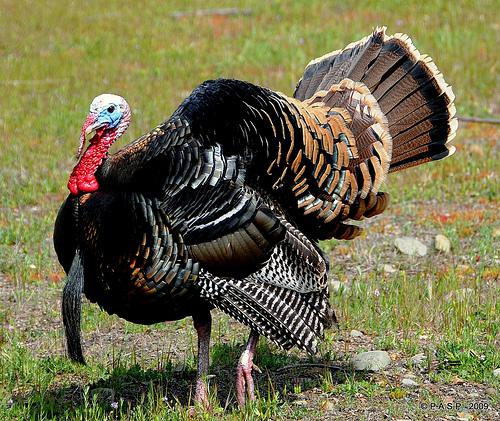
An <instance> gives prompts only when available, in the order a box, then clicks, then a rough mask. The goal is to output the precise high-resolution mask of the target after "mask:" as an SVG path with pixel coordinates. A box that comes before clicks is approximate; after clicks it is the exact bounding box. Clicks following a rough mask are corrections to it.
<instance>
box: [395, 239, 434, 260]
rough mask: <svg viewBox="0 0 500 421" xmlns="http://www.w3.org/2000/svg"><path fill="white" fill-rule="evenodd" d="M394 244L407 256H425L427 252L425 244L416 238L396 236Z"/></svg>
mask: <svg viewBox="0 0 500 421" xmlns="http://www.w3.org/2000/svg"><path fill="white" fill-rule="evenodd" d="M394 245H395V246H396V248H397V249H398V250H399V251H400V252H401V253H403V254H407V255H409V256H414V255H416V256H425V255H426V254H427V246H426V245H425V244H424V243H422V242H421V241H420V240H417V239H416V238H411V237H401V238H396V240H395V241H394Z"/></svg>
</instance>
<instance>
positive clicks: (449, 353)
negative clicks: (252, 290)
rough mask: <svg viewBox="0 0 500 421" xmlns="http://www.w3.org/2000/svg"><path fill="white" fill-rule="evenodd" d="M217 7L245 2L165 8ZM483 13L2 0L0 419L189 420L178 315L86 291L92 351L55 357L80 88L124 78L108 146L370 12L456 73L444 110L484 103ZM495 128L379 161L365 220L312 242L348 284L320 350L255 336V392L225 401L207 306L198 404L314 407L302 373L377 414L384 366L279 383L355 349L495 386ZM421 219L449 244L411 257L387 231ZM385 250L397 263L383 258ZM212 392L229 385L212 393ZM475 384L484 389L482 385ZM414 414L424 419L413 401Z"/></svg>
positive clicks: (417, 232) (290, 76) (499, 59)
mask: <svg viewBox="0 0 500 421" xmlns="http://www.w3.org/2000/svg"><path fill="white" fill-rule="evenodd" d="M224 7H239V8H243V9H247V8H251V9H252V13H251V14H250V15H238V16H224V17H221V16H213V15H212V16H185V17H182V18H175V17H172V15H171V13H172V12H174V11H193V10H196V9H201V8H203V9H210V8H224ZM499 22H500V10H499V8H498V4H497V2H496V1H493V0H489V1H486V0H484V1H476V2H470V1H463V0H460V1H444V0H442V1H425V2H406V1H398V0H391V1H373V0H364V1H359V2H325V1H319V0H311V1H308V2H295V1H281V2H279V1H267V2H258V1H256V0H248V1H240V0H232V1H226V0H220V1H203V2H202V1H193V2H189V4H187V2H183V1H176V0H174V1H155V0H150V1H148V2H146V3H141V4H140V5H139V3H137V2H129V1H127V0H122V1H112V0H111V1H108V2H105V3H103V2H102V1H95V0H91V1H86V2H79V3H78V2H77V3H75V2H69V1H64V0H63V1H59V2H57V3H54V2H49V1H33V0H31V1H28V0H24V1H14V0H5V1H3V2H2V13H1V14H0V60H1V62H2V65H1V66H0V94H1V98H2V100H1V106H0V168H1V170H0V193H1V194H0V283H1V286H0V419H5V420H10V419H37V420H38V419H58V418H59V419H82V420H83V419H124V420H128V419H134V420H142V419H166V418H168V419H178V420H186V419H189V414H188V406H187V405H188V403H189V398H190V395H189V393H190V387H191V385H192V382H193V379H194V376H195V372H194V369H195V367H196V361H195V359H196V336H195V334H194V331H193V329H192V327H191V323H190V321H179V322H175V323H169V324H158V325H154V326H152V327H144V326H136V325H133V324H130V323H126V322H124V321H123V320H120V319H119V318H117V317H115V316H108V315H107V314H105V313H103V312H101V311H100V310H99V309H98V308H97V307H96V306H94V305H91V304H89V303H86V304H85V305H84V317H83V329H84V340H85V344H86V345H85V346H86V351H87V353H88V355H87V358H88V360H89V365H88V366H87V367H80V366H76V365H73V364H71V363H69V362H68V360H67V358H66V356H65V343H64V335H63V330H62V323H61V315H60V295H61V289H62V285H63V283H64V273H63V271H62V269H61V267H60V266H59V265H58V263H57V258H56V256H55V254H54V252H53V248H52V230H53V221H54V219H55V215H56V213H57V210H58V208H59V206H60V204H61V202H62V200H63V199H64V197H65V196H66V194H67V189H66V182H67V178H68V174H69V172H70V171H71V169H72V166H73V165H74V157H75V154H76V150H77V147H78V137H79V131H80V128H81V125H82V124H83V121H84V118H85V116H86V114H87V111H88V106H89V104H90V102H91V100H92V99H93V98H94V97H95V96H96V95H98V94H100V93H103V92H112V93H117V94H121V95H123V96H125V97H126V98H127V99H128V101H129V103H130V104H131V106H132V109H133V121H132V126H131V128H130V129H129V130H128V131H127V133H126V134H125V135H124V137H123V139H121V140H120V141H119V143H118V145H116V148H117V147H119V146H122V145H124V144H126V143H128V142H130V141H131V140H132V139H134V138H135V137H137V136H139V135H140V134H142V133H144V132H146V131H147V130H149V129H150V128H152V127H154V126H155V125H156V124H158V123H159V122H161V121H162V120H164V119H166V118H168V117H169V116H170V114H171V112H172V111H173V110H174V109H175V108H176V107H177V105H178V104H179V103H180V102H181V101H182V99H183V98H184V97H185V96H186V95H187V94H188V93H189V92H190V91H191V90H192V89H193V88H194V87H195V86H196V85H197V84H199V83H200V82H202V81H203V80H204V79H208V78H216V77H234V78H239V79H244V80H248V81H251V82H254V83H257V84H261V85H264V86H268V87H270V88H272V89H275V90H278V91H281V92H284V93H287V94H291V93H292V92H293V89H294V86H295V84H296V83H297V81H298V79H299V78H300V76H301V75H302V72H303V69H304V67H305V65H306V64H307V63H308V62H309V60H311V59H313V58H316V57H318V56H320V55H323V54H325V53H327V52H329V51H332V50H334V49H338V48H342V47H343V46H345V45H347V44H348V43H350V42H352V41H356V40H358V39H360V38H361V37H363V36H366V35H368V34H369V33H370V32H371V30H372V29H373V28H374V27H375V26H381V25H385V26H387V27H388V33H389V34H392V33H396V32H405V33H408V34H409V35H410V36H411V38H412V39H413V41H414V42H415V44H416V45H417V48H418V49H419V50H420V51H421V52H425V53H428V54H429V55H430V56H431V57H433V59H434V60H435V62H436V64H437V65H438V67H439V69H440V70H441V71H442V73H443V74H444V75H445V78H446V81H447V82H448V83H450V84H451V85H453V89H454V92H455V94H456V105H457V110H458V114H459V115H475V116H481V117H488V116H490V117H498V115H499V113H500V103H499V102H498V98H499V96H500V88H499V87H500V76H499V75H500V50H499V49H498V43H499V42H500V25H499ZM499 139H500V134H499V130H498V127H494V126H486V125H474V124H462V127H461V130H460V131H459V134H458V137H457V139H456V141H455V145H456V146H457V150H458V151H457V154H456V156H455V157H453V158H450V159H447V160H445V161H444V162H439V163H434V164H430V165H426V166H425V167H419V168H417V170H415V171H414V170H413V169H411V170H409V171H405V172H401V173H398V174H392V175H391V176H390V179H389V180H388V183H387V185H386V187H385V190H386V191H389V192H390V193H391V198H392V204H391V207H390V209H389V210H388V211H387V212H386V213H385V214H384V215H382V216H380V217H378V218H377V219H375V220H372V221H367V222H364V223H363V225H364V226H365V228H366V234H364V235H363V236H362V237H361V238H359V239H357V240H355V241H353V242H352V243H342V242H328V243H325V244H324V247H325V248H326V249H327V250H328V251H329V252H330V254H331V256H332V263H333V269H332V274H331V278H332V279H334V280H336V279H340V280H342V281H345V282H346V285H349V286H350V289H348V290H347V289H345V290H344V291H343V292H342V293H340V294H338V295H335V296H333V297H332V300H333V303H334V306H335V308H336V310H337V313H338V316H339V319H340V322H341V330H340V331H339V332H330V333H329V334H328V335H327V337H326V341H325V343H324V344H323V348H322V354H321V355H320V356H318V357H317V358H316V359H310V358H308V357H305V356H304V355H302V354H300V353H296V352H290V353H283V352H281V351H279V350H277V349H276V348H275V347H273V346H272V345H270V344H269V343H266V342H263V343H261V344H260V345H259V348H258V354H257V356H256V361H257V364H258V365H259V366H260V367H261V369H262V370H263V371H264V373H267V375H268V376H269V380H268V381H266V380H265V379H264V381H263V383H262V384H260V385H259V386H260V387H259V392H260V393H261V396H260V399H259V400H258V401H257V402H256V403H255V405H253V406H251V407H249V408H247V409H246V410H244V411H243V412H241V413H240V412H239V410H238V409H236V408H235V407H234V406H233V404H234V385H233V384H232V381H233V377H234V372H233V371H232V369H233V366H234V362H235V360H236V359H237V358H238V355H239V352H240V350H241V344H242V343H244V341H245V334H246V330H245V329H242V328H240V327H238V325H237V324H235V323H234V322H232V321H230V320H228V319H227V318H225V317H221V316H217V318H216V322H215V325H214V333H213V343H214V344H217V345H214V349H213V351H212V359H213V362H212V367H211V372H212V373H215V374H216V379H215V380H211V384H212V385H213V386H214V388H213V397H212V398H213V400H214V402H215V404H214V406H215V408H214V412H213V413H212V414H209V415H204V414H201V413H200V414H197V415H196V417H197V419H198V418H199V419H210V418H211V417H212V418H215V419H266V418H273V419H280V418H291V419H302V418H306V417H321V416H322V415H321V414H322V413H323V412H322V411H323V409H322V408H323V407H322V403H321V402H320V403H319V404H318V406H317V407H316V409H315V410H314V411H313V410H311V409H310V408H309V409H307V410H306V409H304V408H303V407H302V406H300V405H294V404H293V403H292V401H293V400H294V399H295V395H294V392H299V391H301V392H304V391H313V392H311V393H312V394H314V393H315V392H314V391H315V390H321V391H322V392H321V393H323V394H326V396H327V397H328V399H333V400H332V402H333V405H334V407H335V408H337V407H338V406H341V405H347V406H348V407H353V406H356V405H359V404H360V401H359V399H360V396H364V397H365V398H366V399H367V400H368V401H369V402H372V403H373V404H376V403H377V402H379V400H378V399H382V398H383V399H384V400H383V405H384V406H385V407H386V408H387V411H388V413H390V414H393V415H394V416H397V415H398V414H399V415H404V414H405V413H404V412H402V411H403V410H402V404H400V403H399V402H400V400H401V399H404V396H401V395H404V393H401V391H404V390H403V389H401V388H400V386H399V385H398V382H397V381H395V380H394V379H387V380H384V379H377V380H374V379H373V378H371V377H368V378H367V377H366V376H362V375H354V374H353V373H349V372H347V374H345V375H344V374H338V373H334V372H330V371H328V370H326V371H325V370H323V371H321V370H319V371H320V372H319V374H318V373H315V374H310V376H309V375H306V374H302V372H301V370H300V369H297V370H295V371H293V372H292V373H291V374H289V376H288V377H289V378H288V379H286V380H283V375H282V372H280V371H279V369H280V368H282V367H284V366H286V365H290V364H299V363H300V364H307V363H311V362H321V361H325V362H326V363H327V364H336V363H337V362H345V359H346V358H347V356H348V355H349V354H353V353H356V352H359V351H362V350H368V349H369V348H371V347H376V348H379V349H387V350H388V351H389V352H390V353H392V354H393V355H395V358H397V359H399V360H402V361H406V360H409V358H410V357H411V356H412V355H415V354H417V353H424V354H426V355H428V356H429V358H430V360H429V364H430V363H431V362H432V369H431V372H430V373H429V374H428V375H429V378H431V379H432V380H433V381H436V382H440V383H443V384H448V383H451V382H452V381H453V379H454V376H458V377H460V378H462V379H464V380H466V381H469V382H479V383H482V384H485V385H491V386H494V387H496V388H497V390H498V388H500V384H499V380H498V379H494V378H493V377H492V374H491V373H492V370H493V369H494V368H497V367H499V366H500V361H499V359H500V358H499V357H498V355H499V354H500V353H499V348H498V343H499V340H500V318H499V315H498V314H499V308H498V304H497V298H498V296H499V293H500V285H499V283H500V281H499V276H500V271H499V269H498V268H499V267H500V260H499V249H500V237H499V236H498V235H496V236H494V232H495V231H496V230H498V228H500V217H499V214H500V181H499V177H500V172H499V167H498V162H500V152H499V149H500V148H499V146H500V140H499ZM436 234H444V235H446V236H447V237H448V238H449V239H450V241H451V243H452V253H451V254H450V255H442V254H440V253H438V252H436V251H434V250H432V248H431V251H430V253H429V255H428V256H426V257H424V258H422V259H414V258H407V257H404V256H402V255H400V254H398V253H396V252H395V251H394V247H393V241H394V239H395V238H396V237H397V236H400V235H412V236H416V237H418V238H420V239H422V240H424V241H425V242H427V243H428V244H432V240H433V238H434V236H435V235H436ZM384 264H392V265H394V266H395V268H396V269H397V270H396V272H394V273H392V274H388V273H383V272H382V271H381V270H380V267H381V266H383V265H384ZM465 288H469V289H470V290H471V291H472V292H471V293H470V294H468V295H467V299H466V300H456V299H451V300H450V299H449V297H454V295H453V294H455V297H456V294H459V292H457V291H462V290H464V289H465ZM375 291H378V292H379V293H380V294H379V295H377V294H375ZM450 294H451V295H450ZM353 328H355V329H359V330H362V331H364V332H366V333H367V335H368V336H369V337H370V338H371V339H372V345H370V344H364V345H362V346H357V345H356V343H353V342H349V343H347V342H343V340H344V339H345V338H347V337H348V333H349V331H350V330H351V329H353ZM163 337H165V338H168V339H165V340H164V339H163ZM431 360H432V361H431ZM304 376H305V378H306V380H304V379H303V377H304ZM308 376H309V377H308ZM301 379H302V380H301ZM384 382H385V383H384ZM103 387H104V388H112V389H113V390H115V392H116V397H115V401H114V402H116V408H114V407H111V404H112V403H113V402H108V401H105V400H99V399H97V400H93V399H92V391H93V390H95V389H98V388H103ZM231 388H232V389H231ZM215 389H217V390H215ZM172 391H174V392H175V393H174V394H172V393H170V392H172ZM318 393H319V392H318ZM425 393H427V394H428V395H426V396H428V399H429V400H432V399H436V396H434V395H433V394H432V393H431V392H428V391H427V392H425ZM173 395H175V396H177V397H178V399H179V401H178V402H177V401H176V400H175V399H174V398H172V396H173ZM166 396H168V398H167V399H166V400H164V397H166ZM228 396H229V397H231V396H233V398H229V401H226V399H227V397H228ZM400 396H401V399H400ZM381 397H382V398H381ZM231 399H233V400H232V401H231ZM491 399H492V400H491V402H492V404H496V405H498V400H499V399H498V395H497V396H493V397H492V398H491ZM10 400H12V402H10ZM228 402H229V403H228ZM413 404H414V403H413ZM412 408H413V407H412ZM411 411H414V413H415V414H416V416H417V417H418V416H423V415H422V414H423V413H422V412H419V411H418V408H416V407H415V408H413V409H411ZM431 415H434V414H431ZM391 416H392V415H391Z"/></svg>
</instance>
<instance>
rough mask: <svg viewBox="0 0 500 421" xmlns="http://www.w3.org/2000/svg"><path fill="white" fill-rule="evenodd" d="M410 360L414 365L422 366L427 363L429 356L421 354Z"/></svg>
mask: <svg viewBox="0 0 500 421" xmlns="http://www.w3.org/2000/svg"><path fill="white" fill-rule="evenodd" d="M410 360H411V363H412V365H418V366H421V365H423V364H425V363H426V362H427V356H426V355H425V354H424V353H423V352H422V353H420V354H415V355H414V356H413V357H411V359H410Z"/></svg>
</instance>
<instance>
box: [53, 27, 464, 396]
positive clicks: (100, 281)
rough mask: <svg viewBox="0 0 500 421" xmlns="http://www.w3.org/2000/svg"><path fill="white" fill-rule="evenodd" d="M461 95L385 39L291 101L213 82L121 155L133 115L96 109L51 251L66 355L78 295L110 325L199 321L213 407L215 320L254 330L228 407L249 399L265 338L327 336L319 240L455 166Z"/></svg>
mask: <svg viewBox="0 0 500 421" xmlns="http://www.w3.org/2000/svg"><path fill="white" fill-rule="evenodd" d="M453 99H454V95H453V93H452V90H451V87H449V86H448V85H447V84H446V83H445V81H444V79H443V77H442V75H441V74H440V73H439V72H438V70H437V68H436V66H435V65H434V64H433V63H432V62H431V60H430V58H429V57H427V56H425V55H420V54H419V52H418V51H417V50H416V49H415V47H414V46H413V44H412V43H411V40H410V39H409V38H408V37H407V36H406V35H402V34H397V35H394V36H391V37H389V36H386V35H385V28H377V29H376V30H375V31H374V32H373V34H372V35H370V36H368V37H366V38H364V39H362V40H360V41H358V42H356V43H353V44H350V45H349V46H347V47H346V48H345V49H343V50H338V51H335V52H333V53H330V54H327V55H325V56H323V57H320V58H318V59H316V60H313V61H312V62H311V63H309V65H308V66H307V67H306V70H305V73H304V76H303V77H302V79H301V80H300V82H299V83H298V85H297V88H296V90H295V93H294V97H293V98H289V97H287V96H285V95H283V94H281V93H278V92H273V91H271V90H269V89H266V88H263V87H260V86H256V85H253V84H251V83H248V82H243V81H238V80H227V79H219V80H209V81H206V82H204V83H202V84H201V85H199V86H198V87H197V88H195V89H194V91H193V93H192V94H191V95H190V96H189V97H187V98H186V99H185V100H184V101H183V102H182V104H181V105H180V106H179V108H178V109H177V110H176V111H175V112H174V114H173V115H172V117H170V118H169V119H168V120H167V121H165V122H163V123H161V124H160V125H159V126H157V127H156V128H154V129H153V130H152V131H150V132H149V133H147V134H145V135H143V136H142V137H140V138H139V139H137V140H135V141H134V142H132V143H131V144H129V145H128V146H126V147H124V148H122V149H121V150H119V151H118V152H116V153H114V154H110V155H108V149H109V147H110V145H111V144H112V143H113V142H114V141H115V140H116V138H118V137H119V136H120V135H121V134H122V133H123V132H124V131H125V130H126V128H127V127H128V125H129V122H130V116H131V112H130V108H129V106H128V104H127V102H126V101H125V100H124V99H123V98H122V97H119V96H116V95H109V94H105V95H101V96H98V97H97V98H95V99H94V101H93V102H92V104H91V106H90V114H89V115H88V117H87V120H86V122H85V124H84V126H83V129H82V133H81V137H80V147H79V151H78V155H79V156H80V155H82V152H83V150H84V143H85V138H86V136H89V135H90V134H91V133H94V132H95V135H94V136H93V137H92V138H91V139H90V146H89V147H88V149H87V150H86V151H85V152H84V153H83V155H82V156H81V158H80V161H79V162H78V164H77V165H76V166H75V168H74V170H73V172H72V174H71V176H70V179H69V183H68V187H69V190H70V192H71V193H70V195H69V196H68V198H67V199H66V200H65V202H64V203H63V205H62V207H61V209H60V211H59V214H58V216H57V220H56V224H55V230H54V243H55V248H56V251H57V255H58V258H59V261H60V262H61V264H62V266H63V267H64V270H65V271H66V272H67V274H68V278H67V282H66V285H65V287H64V292H63V308H62V310H63V319H64V325H65V329H66V336H67V340H68V349H69V355H70V356H71V358H72V359H74V360H76V361H79V362H84V357H83V353H82V350H81V340H80V306H81V302H80V300H81V294H82V292H83V293H85V295H86V296H87V298H88V299H89V300H90V301H92V302H96V303H98V304H99V305H100V306H101V307H102V308H103V309H104V310H105V311H107V312H108V313H110V314H113V313H115V314H117V315H118V316H120V317H123V318H124V319H126V320H129V321H131V322H134V323H143V324H151V323H156V322H162V321H167V320H177V319H181V318H184V317H187V316H192V317H193V321H194V325H195V328H196V330H197V332H198V341H199V349H198V381H197V391H196V400H197V401H199V402H201V403H205V404H206V403H207V389H206V386H205V383H204V380H203V378H204V375H205V374H206V373H207V371H208V354H209V341H210V324H211V316H210V310H211V309H212V308H214V307H217V308H219V309H220V310H222V311H224V312H226V313H227V314H228V315H230V316H232V317H233V318H235V319H236V320H238V321H239V322H241V323H243V324H245V325H247V326H248V327H249V328H250V329H251V334H250V338H249V341H248V345H247V347H246V349H245V351H244V353H243V355H242V357H241V358H240V361H239V364H238V372H237V395H238V400H239V403H240V404H241V405H243V404H244V402H245V388H247V389H248V393H249V397H250V398H251V399H252V398H253V382H252V375H251V369H252V358H253V354H254V350H255V346H256V344H257V340H258V338H259V335H264V336H266V337H267V338H269V339H271V340H272V341H274V342H275V343H276V344H277V345H279V346H280V347H282V348H284V349H290V348H291V347H293V346H294V345H296V346H298V347H299V348H301V349H304V350H306V351H308V352H310V353H315V352H316V350H317V345H318V342H317V341H318V339H320V338H321V337H322V335H323V332H324V330H325V329H327V328H329V327H331V326H333V325H336V320H335V315H334V313H333V310H332V308H331V306H330V303H329V297H328V292H327V273H328V267H329V258H328V256H326V255H325V253H323V252H322V251H321V250H320V248H319V247H318V240H323V239H328V238H339V239H352V238H354V237H355V236H356V235H358V234H359V233H360V230H361V229H360V228H358V227H357V226H355V225H350V224H349V223H348V222H349V221H350V220H359V219H362V218H364V217H371V216H373V215H377V214H379V213H381V212H382V211H384V209H385V208H386V207H387V205H388V202H389V198H388V195H387V193H382V192H380V191H379V189H380V186H381V184H382V182H383V181H384V179H385V177H386V175H387V173H389V172H391V171H397V170H400V169H403V168H408V167H411V166H414V165H418V164H421V163H424V162H428V161H431V160H437V159H441V158H444V157H446V156H448V155H451V154H452V153H453V152H454V150H455V148H454V147H453V146H450V145H449V142H450V140H452V139H453V137H454V136H455V131H456V129H457V122H456V119H455V118H454V115H455V107H454V105H453Z"/></svg>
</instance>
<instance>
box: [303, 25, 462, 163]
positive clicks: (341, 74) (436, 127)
mask: <svg viewBox="0 0 500 421" xmlns="http://www.w3.org/2000/svg"><path fill="white" fill-rule="evenodd" d="M346 78H347V79H351V80H352V81H354V82H361V83H363V84H364V85H366V87H367V88H368V90H369V92H370V93H371V95H373V97H374V98H375V100H376V101H377V103H378V106H379V107H380V110H381V112H382V113H383V114H384V115H385V117H386V118H387V122H388V130H389V133H390V135H391V137H392V158H391V164H390V168H389V172H392V171H397V170H400V169H403V168H408V167H412V166H415V165H419V164H421V163H424V162H427V161H431V160H436V159H441V158H444V157H446V156H449V155H451V154H453V153H454V152H455V148H454V147H453V146H450V145H449V142H450V141H451V140H452V139H453V138H454V137H455V132H456V130H457V127H458V124H457V119H456V118H455V113H456V110H455V106H454V105H453V100H454V98H455V96H454V94H453V91H452V89H451V87H450V86H449V85H448V84H447V83H446V82H445V80H444V78H443V76H442V74H441V73H440V72H439V71H438V69H437V67H436V65H435V64H434V63H433V62H432V60H431V58H430V57H428V56H427V55H424V54H420V52H419V51H418V50H417V49H416V48H415V46H414V45H413V44H412V41H411V39H410V38H409V37H408V36H407V35H404V34H395V35H393V36H387V35H385V28H377V29H376V30H375V31H374V32H373V34H372V35H370V36H368V37H365V38H363V39H362V40H360V41H358V42H355V43H352V44H349V45H348V46H347V47H346V48H344V49H343V50H337V51H334V52H333V53H330V54H326V55H325V56H323V57H320V58H318V59H316V60H313V61H311V63H309V65H308V66H307V67H306V70H305V72H304V76H303V77H302V79H301V80H300V81H299V84H298V85H297V88H296V90H295V94H294V97H295V98H297V99H299V100H302V101H304V100H307V99H309V98H311V97H312V96H313V95H314V94H316V93H317V92H319V91H324V90H329V89H330V88H331V87H332V86H333V85H335V84H338V83H339V82H340V81H342V80H343V79H346ZM337 106H341V104H337ZM356 140H357V141H358V140H361V141H362V139H361V138H360V139H356Z"/></svg>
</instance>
